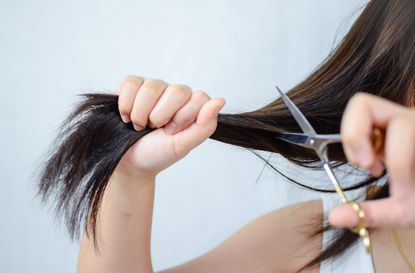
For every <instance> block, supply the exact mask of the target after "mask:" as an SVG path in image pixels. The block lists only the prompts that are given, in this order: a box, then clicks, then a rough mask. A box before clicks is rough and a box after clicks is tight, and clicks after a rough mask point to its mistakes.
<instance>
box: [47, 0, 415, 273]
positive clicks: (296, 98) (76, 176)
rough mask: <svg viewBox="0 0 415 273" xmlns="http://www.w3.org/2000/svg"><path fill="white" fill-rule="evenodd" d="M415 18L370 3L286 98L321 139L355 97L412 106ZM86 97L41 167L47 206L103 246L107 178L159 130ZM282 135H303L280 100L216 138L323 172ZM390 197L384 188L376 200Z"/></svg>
mask: <svg viewBox="0 0 415 273" xmlns="http://www.w3.org/2000/svg"><path fill="white" fill-rule="evenodd" d="M414 14H415V1H413V0H372V1H371V2H370V3H368V4H367V6H366V7H365V8H364V10H363V11H362V12H361V14H360V16H359V17H358V19H357V20H356V21H355V22H354V24H353V26H352V27H351V29H350V31H349V32H348V33H347V35H346V36H345V37H344V38H343V40H342V41H341V43H340V44H339V45H338V46H337V48H336V49H335V50H334V51H333V52H332V53H331V54H330V55H329V56H328V57H327V59H326V60H325V61H324V62H323V63H322V65H320V66H319V67H318V68H317V69H316V70H315V71H314V72H313V73H312V74H311V75H310V76H309V77H307V78H306V79H305V80H304V81H302V82H301V83H299V84H298V85H297V86H295V87H294V88H292V89H291V90H289V91H288V92H287V95H288V96H289V97H290V98H291V100H292V101H293V102H294V103H295V104H296V105H297V106H298V108H299V109H300V110H301V111H302V112H303V113H304V115H305V116H306V117H307V119H308V120H309V121H310V123H311V125H312V126H313V127H314V128H315V129H316V131H317V132H318V133H322V134H330V133H338V132H339V131H340V122H341V118H342V115H343V112H344V109H345V106H346V104H347V102H348V100H349V99H350V98H351V97H352V96H353V95H354V94H355V93H357V92H368V93H372V94H375V95H378V96H381V97H383V98H386V99H389V100H391V101H394V102H397V103H399V104H402V105H414V88H411V87H414V86H415V84H414V83H415V16H414ZM84 96H85V97H84V100H83V101H81V102H80V103H79V104H78V105H77V106H76V108H75V110H74V111H73V112H72V114H71V115H70V116H69V117H68V118H67V119H66V120H65V121H64V123H63V126H62V127H61V131H60V134H59V135H58V137H57V140H56V142H55V144H54V146H53V147H54V148H53V149H52V151H51V154H50V156H49V157H48V159H47V160H46V162H45V164H44V166H43V167H42V170H41V173H40V183H39V193H40V194H41V196H42V197H43V200H47V199H49V198H54V201H56V212H57V214H58V216H61V217H63V219H64V220H65V223H66V225H67V228H68V230H69V233H70V235H71V238H74V237H77V236H78V235H79V233H80V229H81V228H85V230H86V233H87V234H88V236H89V235H92V237H93V239H94V242H95V244H97V231H96V227H97V215H98V211H99V209H100V205H101V201H102V196H103V193H104V191H105V188H106V186H107V183H108V180H109V178H110V176H111V174H112V172H113V171H114V169H115V167H116V166H117V164H118V162H119V160H120V159H121V157H122V156H123V155H124V153H125V152H126V151H127V150H128V149H129V147H131V146H132V145H133V144H134V143H135V142H136V141H138V140H139V139H140V138H141V137H143V136H144V135H146V134H148V133H149V132H151V131H152V130H154V129H152V128H149V127H148V128H145V129H144V130H142V131H139V132H137V131H135V130H134V129H133V127H132V125H131V123H130V124H124V123H123V122H122V121H121V119H120V115H119V111H118V103H117V100H118V97H117V96H116V95H113V94H103V93H102V94H101V93H94V94H85V95H84ZM281 131H289V132H301V129H300V128H299V127H298V125H297V123H296V121H295V120H294V119H293V117H292V115H291V113H290V112H289V110H288V109H287V108H286V106H285V105H284V103H283V101H282V100H281V99H280V98H277V99H275V100H274V101H272V102H270V103H269V104H267V105H265V106H263V107H261V108H259V109H257V110H254V111H250V112H244V113H234V114H226V113H220V114H219V116H218V126H217V128H216V131H215V132H214V133H213V134H212V135H211V136H210V138H211V139H214V140H217V141H221V142H224V143H228V144H232V145H237V146H240V147H244V148H247V149H249V150H251V151H254V150H261V151H269V152H273V153H278V154H281V155H282V156H284V157H285V158H287V159H288V160H290V161H291V162H293V163H295V164H298V165H301V166H305V167H309V168H314V169H316V168H321V165H320V163H319V159H318V157H317V156H316V154H314V152H313V151H311V150H308V149H305V148H302V147H298V146H295V145H292V144H289V143H287V142H284V141H282V140H279V139H277V138H275V133H277V132H281ZM329 157H330V159H331V160H333V161H334V165H335V166H341V165H344V164H347V160H346V157H345V155H344V153H343V150H342V147H341V145H340V144H333V145H332V146H331V147H330V149H329ZM384 174H385V173H384ZM380 178H382V177H380ZM380 178H374V177H367V178H366V179H364V180H363V181H362V182H360V183H358V184H357V185H355V186H353V187H350V188H348V189H345V190H350V189H355V188H359V187H363V186H366V185H369V184H372V183H375V182H376V181H378V179H380ZM304 186H306V187H308V188H312V187H310V186H307V185H304ZM312 189H314V190H318V191H322V192H334V190H331V189H319V188H312ZM388 195H389V192H388V184H386V185H385V186H383V187H382V189H381V190H380V191H378V192H376V194H375V195H374V196H373V197H372V198H373V199H377V198H382V197H385V196H388ZM327 228H329V227H325V229H327ZM357 239H358V235H356V234H354V233H351V232H350V231H348V230H347V229H344V230H343V231H342V232H341V233H340V234H339V235H338V237H337V238H335V239H334V240H333V242H332V243H331V245H330V246H329V247H328V248H327V249H325V250H324V251H323V252H322V253H321V254H320V255H319V256H318V257H316V258H315V259H314V260H312V261H310V263H309V264H307V265H305V266H304V268H306V267H310V266H314V265H317V264H318V263H320V262H321V261H323V260H326V259H329V258H333V257H336V256H337V255H339V254H341V253H343V252H344V251H345V250H346V249H348V248H349V247H350V246H351V245H352V244H353V243H355V242H356V241H357ZM304 268H302V269H304Z"/></svg>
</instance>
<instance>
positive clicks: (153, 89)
mask: <svg viewBox="0 0 415 273" xmlns="http://www.w3.org/2000/svg"><path fill="white" fill-rule="evenodd" d="M165 85H166V83H165V82H164V81H162V80H159V79H145V81H144V83H143V85H142V88H141V89H142V90H141V91H143V92H145V93H146V94H148V95H150V96H152V97H157V96H159V92H160V87H164V86H165Z"/></svg>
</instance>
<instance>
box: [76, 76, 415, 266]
mask: <svg viewBox="0 0 415 273" xmlns="http://www.w3.org/2000/svg"><path fill="white" fill-rule="evenodd" d="M116 92H117V94H118V95H119V109H120V115H121V117H122V119H123V121H124V122H129V121H132V122H133V124H134V128H136V130H141V128H144V127H145V126H147V124H148V126H150V127H152V128H158V129H157V130H155V131H153V132H151V133H149V134H147V135H146V136H144V137H143V138H142V139H140V140H139V141H138V142H137V143H135V144H134V145H133V146H132V147H131V148H130V149H129V150H128V152H127V153H126V154H125V155H124V156H123V158H122V159H121V161H120V163H119V164H118V166H117V168H116V170H115V171H114V173H113V175H112V176H111V178H110V180H109V184H108V187H107V189H106V191H105V193H104V197H103V203H102V207H101V210H100V212H99V216H98V221H99V226H98V233H99V236H100V237H99V239H100V241H99V242H100V245H99V247H100V252H99V253H97V252H96V251H95V250H94V246H93V243H92V240H91V238H89V237H88V236H87V235H86V234H84V235H83V238H82V241H81V247H80V252H79V259H78V267H77V272H78V273H86V272H88V273H93V272H97V273H98V272H99V273H106V272H119V273H127V272H128V273H133V272H134V273H153V272H154V271H153V268H152V262H151V255H150V242H151V238H150V237H151V225H152V214H153V206H154V189H155V181H156V176H157V174H158V173H160V172H161V171H162V170H164V169H166V168H168V167H169V166H171V165H172V164H174V163H175V162H177V161H178V160H180V159H181V158H183V157H184V156H185V155H187V154H188V153H189V152H190V151H191V150H192V149H193V148H195V147H196V146H198V145H200V144H201V143H202V142H203V141H204V140H206V139H207V138H208V137H209V136H210V135H211V134H212V133H213V132H214V131H215V129H216V126H217V114H218V112H219V111H220V109H221V108H222V107H223V105H224V103H225V101H224V99H223V98H217V99H211V98H210V97H209V96H208V95H207V93H205V92H203V91H196V92H193V91H192V90H191V89H190V87H188V86H186V85H170V84H168V83H166V82H164V81H161V80H154V79H145V78H142V77H137V76H127V77H125V78H124V79H123V81H122V82H121V84H120V86H119V87H118V89H117V91H116ZM359 100H360V99H359ZM355 101H356V100H355ZM357 102H359V101H357ZM357 102H354V103H357ZM366 105H369V104H366ZM375 106H376V105H375ZM375 106H373V107H375ZM381 106H382V107H384V106H385V105H381ZM349 109H352V110H353V109H354V108H349ZM374 109H375V108H373V110H374ZM349 111H350V110H349ZM373 112H374V113H375V112H376V111H373ZM405 113H406V112H405ZM351 115H352V114H349V117H350V116H351ZM352 117H353V116H351V117H350V119H352ZM371 120H374V119H369V122H366V123H365V124H363V125H362V126H364V125H366V126H368V124H370V121H371ZM346 121H347V116H346ZM172 123H174V124H175V126H173V127H170V126H169V124H172ZM347 124H348V123H347V122H346V125H347ZM174 127H175V130H170V129H174ZM346 127H347V126H346ZM398 128H399V129H400V130H402V128H401V127H398ZM392 129H394V128H392ZM342 130H343V129H342ZM405 131H406V129H405ZM414 131H415V130H414ZM342 133H344V130H343V132H342ZM345 136H346V140H347V143H348V144H350V143H353V141H351V142H350V138H348V134H347V133H345ZM349 137H350V136H349ZM412 139H414V138H412ZM412 139H411V141H410V142H411V143H412V142H413V141H412ZM399 140H400V141H402V139H399ZM387 141H389V142H393V141H392V140H387ZM408 144H409V142H408ZM412 145H413V143H412ZM412 147H413V146H412ZM348 148H349V150H348V151H349V152H348V154H347V156H348V158H349V159H350V158H352V156H353V152H350V151H351V150H352V148H350V147H348ZM386 155H387V154H386ZM142 158H145V160H142ZM354 160H355V159H354V158H353V161H352V160H351V161H352V162H356V161H354ZM371 162H372V163H373V164H377V163H374V161H373V157H372V161H371ZM388 162H389V161H386V163H388ZM366 166H367V165H366ZM371 166H372V165H371ZM373 168H376V167H373ZM375 171H376V170H375ZM412 181H414V180H412ZM412 196H413V195H412ZM364 208H365V209H367V208H368V206H366V205H365V207H364ZM336 209H339V210H342V209H343V210H344V211H339V214H341V213H343V214H344V215H346V216H348V218H347V219H349V220H348V221H350V223H353V222H352V221H353V220H354V218H353V216H354V215H351V214H350V215H347V213H348V208H347V207H342V208H336ZM368 212H369V214H368V215H369V216H370V218H369V219H371V220H370V221H369V224H373V223H377V222H376V220H373V221H372V219H376V216H374V215H376V214H372V213H371V211H370V210H369V211H368ZM330 217H331V218H330V220H331V221H332V222H333V223H336V224H339V225H341V224H347V223H349V222H347V221H346V220H344V221H343V220H341V219H340V218H336V217H335V214H330ZM385 217H386V216H385ZM321 223H322V203H321V200H314V201H309V202H305V203H299V204H295V205H292V206H289V207H285V208H282V209H278V210H275V211H272V212H270V213H267V214H265V215H263V216H260V217H258V218H257V219H255V220H253V221H251V222H250V223H248V224H247V225H245V226H243V227H242V228H241V229H239V230H238V231H237V232H235V233H234V234H233V235H232V236H230V237H229V238H228V239H226V240H225V241H224V242H222V243H221V244H219V245H218V246H216V247H215V248H213V249H212V250H210V251H208V252H207V253H205V254H203V255H201V256H200V257H197V258H196V259H193V260H191V261H188V262H186V263H184V264H181V265H178V266H175V267H172V268H169V269H166V270H163V271H160V272H159V273H190V272H192V273H194V272H207V273H208V272H215V273H221V272H223V273H225V272H226V273H233V272H235V273H245V272H246V273H271V272H279V273H293V272H296V271H297V270H298V269H299V268H300V267H302V266H303V265H304V264H306V263H307V262H308V261H310V260H311V259H312V258H314V257H315V256H317V255H318V254H319V253H320V251H321V249H322V244H321V241H322V238H321V235H317V236H311V233H312V232H314V231H315V230H316V229H319V228H320V227H321ZM350 223H349V224H350ZM400 232H401V240H402V242H403V246H404V248H405V250H406V254H407V256H408V258H409V259H410V260H411V261H415V251H414V250H413V248H411V245H413V244H415V232H414V230H413V229H405V230H403V229H402V230H400ZM391 238H392V237H391V233H390V229H388V228H379V229H377V230H376V231H375V232H374V233H373V234H371V239H372V244H373V248H374V249H373V259H374V263H375V268H376V272H377V273H383V272H385V273H386V272H403V273H404V272H409V271H408V269H407V267H406V265H405V264H404V262H403V261H402V259H401V258H400V256H399V252H398V251H397V249H396V246H395V244H394V242H393V241H392V240H391ZM410 250H412V251H410ZM303 272H307V273H318V272H319V266H317V267H315V268H312V269H310V270H308V271H303Z"/></svg>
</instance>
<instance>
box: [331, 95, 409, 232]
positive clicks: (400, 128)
mask: <svg viewBox="0 0 415 273" xmlns="http://www.w3.org/2000/svg"><path fill="white" fill-rule="evenodd" d="M375 126H377V127H380V128H383V129H384V130H385V131H386V132H387V134H386V136H385V144H384V149H383V150H382V151H381V152H380V153H376V152H375V150H374V149H373V147H372V145H370V144H371V143H370V137H369V136H370V132H371V130H372V128H373V127H375ZM341 135H342V143H343V148H344V151H345V153H346V156H347V159H348V160H349V161H350V162H352V163H354V164H356V165H358V166H360V167H363V168H366V169H368V170H370V171H371V173H372V174H373V175H376V174H379V173H380V172H381V171H382V168H383V166H382V162H385V166H386V168H387V170H388V172H389V181H390V197H389V198H385V199H380V200H374V201H364V202H361V203H360V206H361V207H362V209H363V210H364V211H365V214H366V221H365V224H366V226H367V227H392V226H399V227H415V109H414V108H407V107H404V106H401V105H399V104H396V103H393V102H390V101H388V100H385V99H383V98H380V97H377V96H374V95H370V94H366V93H360V94H357V95H355V96H354V97H352V99H351V100H350V101H349V103H348V105H347V107H346V110H345V113H344V116H343V119H342V124H341ZM329 221H330V224H332V225H334V226H339V227H351V226H354V225H355V224H356V223H357V221H358V219H357V217H356V215H355V213H353V210H351V208H350V206H349V205H341V206H339V207H336V208H334V209H332V210H331V212H330V214H329Z"/></svg>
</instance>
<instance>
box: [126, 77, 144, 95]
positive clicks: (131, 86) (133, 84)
mask: <svg viewBox="0 0 415 273" xmlns="http://www.w3.org/2000/svg"><path fill="white" fill-rule="evenodd" d="M140 86H141V83H140V82H138V81H132V80H129V81H125V82H124V83H123V84H122V86H121V93H122V92H123V91H126V90H128V91H132V90H133V91H138V89H140Z"/></svg>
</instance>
